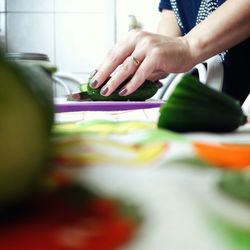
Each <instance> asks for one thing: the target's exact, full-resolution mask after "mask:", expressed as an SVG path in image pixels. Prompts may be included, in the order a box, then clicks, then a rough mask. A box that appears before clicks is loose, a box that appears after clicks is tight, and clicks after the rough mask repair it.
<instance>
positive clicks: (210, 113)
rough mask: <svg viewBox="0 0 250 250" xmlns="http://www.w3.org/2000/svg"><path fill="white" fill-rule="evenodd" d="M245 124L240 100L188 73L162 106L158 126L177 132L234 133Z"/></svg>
mask: <svg viewBox="0 0 250 250" xmlns="http://www.w3.org/2000/svg"><path fill="white" fill-rule="evenodd" d="M245 123H246V116H245V115H244V114H243V112H242V109H241V106H240V103H239V102H237V101H236V100H235V99H233V98H232V97H230V96H228V95H226V94H223V93H221V92H218V91H216V90H214V89H211V88H209V87H208V86H206V85H204V84H202V83H201V82H199V80H198V79H197V78H196V77H193V76H191V75H188V74H187V75H185V76H184V77H183V78H182V79H181V81H180V83H179V84H178V85H177V87H176V88H175V90H174V91H173V93H172V94H171V96H170V97H169V99H168V101H167V102H166V103H165V104H164V105H162V106H161V109H160V117H159V120H158V127H159V128H165V129H169V130H173V131H176V132H192V131H207V132H231V131H233V130H235V129H237V128H238V127H239V126H240V125H243V124H245Z"/></svg>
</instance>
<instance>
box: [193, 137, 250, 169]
mask: <svg viewBox="0 0 250 250" xmlns="http://www.w3.org/2000/svg"><path fill="white" fill-rule="evenodd" d="M193 146H194V149H195V151H196V153H197V155H198V157H200V158H201V159H202V160H204V161H206V162H207V163H210V164H213V165H216V166H220V167H225V168H230V169H243V168H247V167H250V145H242V144H208V143H201V142H194V143H193Z"/></svg>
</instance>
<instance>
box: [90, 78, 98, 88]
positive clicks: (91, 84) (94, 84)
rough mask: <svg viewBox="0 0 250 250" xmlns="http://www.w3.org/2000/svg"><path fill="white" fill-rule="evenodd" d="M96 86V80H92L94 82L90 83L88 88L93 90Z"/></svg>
mask: <svg viewBox="0 0 250 250" xmlns="http://www.w3.org/2000/svg"><path fill="white" fill-rule="evenodd" d="M97 84H98V82H97V80H94V81H92V82H91V83H90V86H91V87H92V88H95V87H96V86H97Z"/></svg>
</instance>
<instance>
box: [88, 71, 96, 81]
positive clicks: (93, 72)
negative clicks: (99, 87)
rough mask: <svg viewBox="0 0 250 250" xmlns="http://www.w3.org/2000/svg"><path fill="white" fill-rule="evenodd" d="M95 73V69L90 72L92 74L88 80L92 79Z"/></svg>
mask: <svg viewBox="0 0 250 250" xmlns="http://www.w3.org/2000/svg"><path fill="white" fill-rule="evenodd" d="M96 73H97V69H95V70H94V71H92V72H91V73H90V76H89V78H90V79H92V78H93V77H94V75H95V74H96Z"/></svg>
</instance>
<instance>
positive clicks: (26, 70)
mask: <svg viewBox="0 0 250 250" xmlns="http://www.w3.org/2000/svg"><path fill="white" fill-rule="evenodd" d="M0 83H1V88H0V117H1V119H0V138H1V143H0V208H2V207H4V206H6V205H7V206H8V205H9V204H12V203H16V202H18V201H19V200H20V199H21V198H22V197H24V196H26V195H28V194H30V193H31V192H32V191H33V190H34V189H35V187H36V185H37V180H38V178H39V177H40V176H41V174H42V173H43V171H45V167H46V160H47V159H48V153H49V144H50V143H49V141H50V131H51V127H52V124H53V117H54V110H53V107H54V105H53V94H52V81H51V78H50V77H49V76H48V74H47V73H46V72H45V71H44V70H43V69H42V68H41V67H40V66H36V65H30V64H29V65H23V64H22V65H21V64H17V63H10V62H7V61H5V60H4V59H3V57H2V56H1V55H0Z"/></svg>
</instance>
